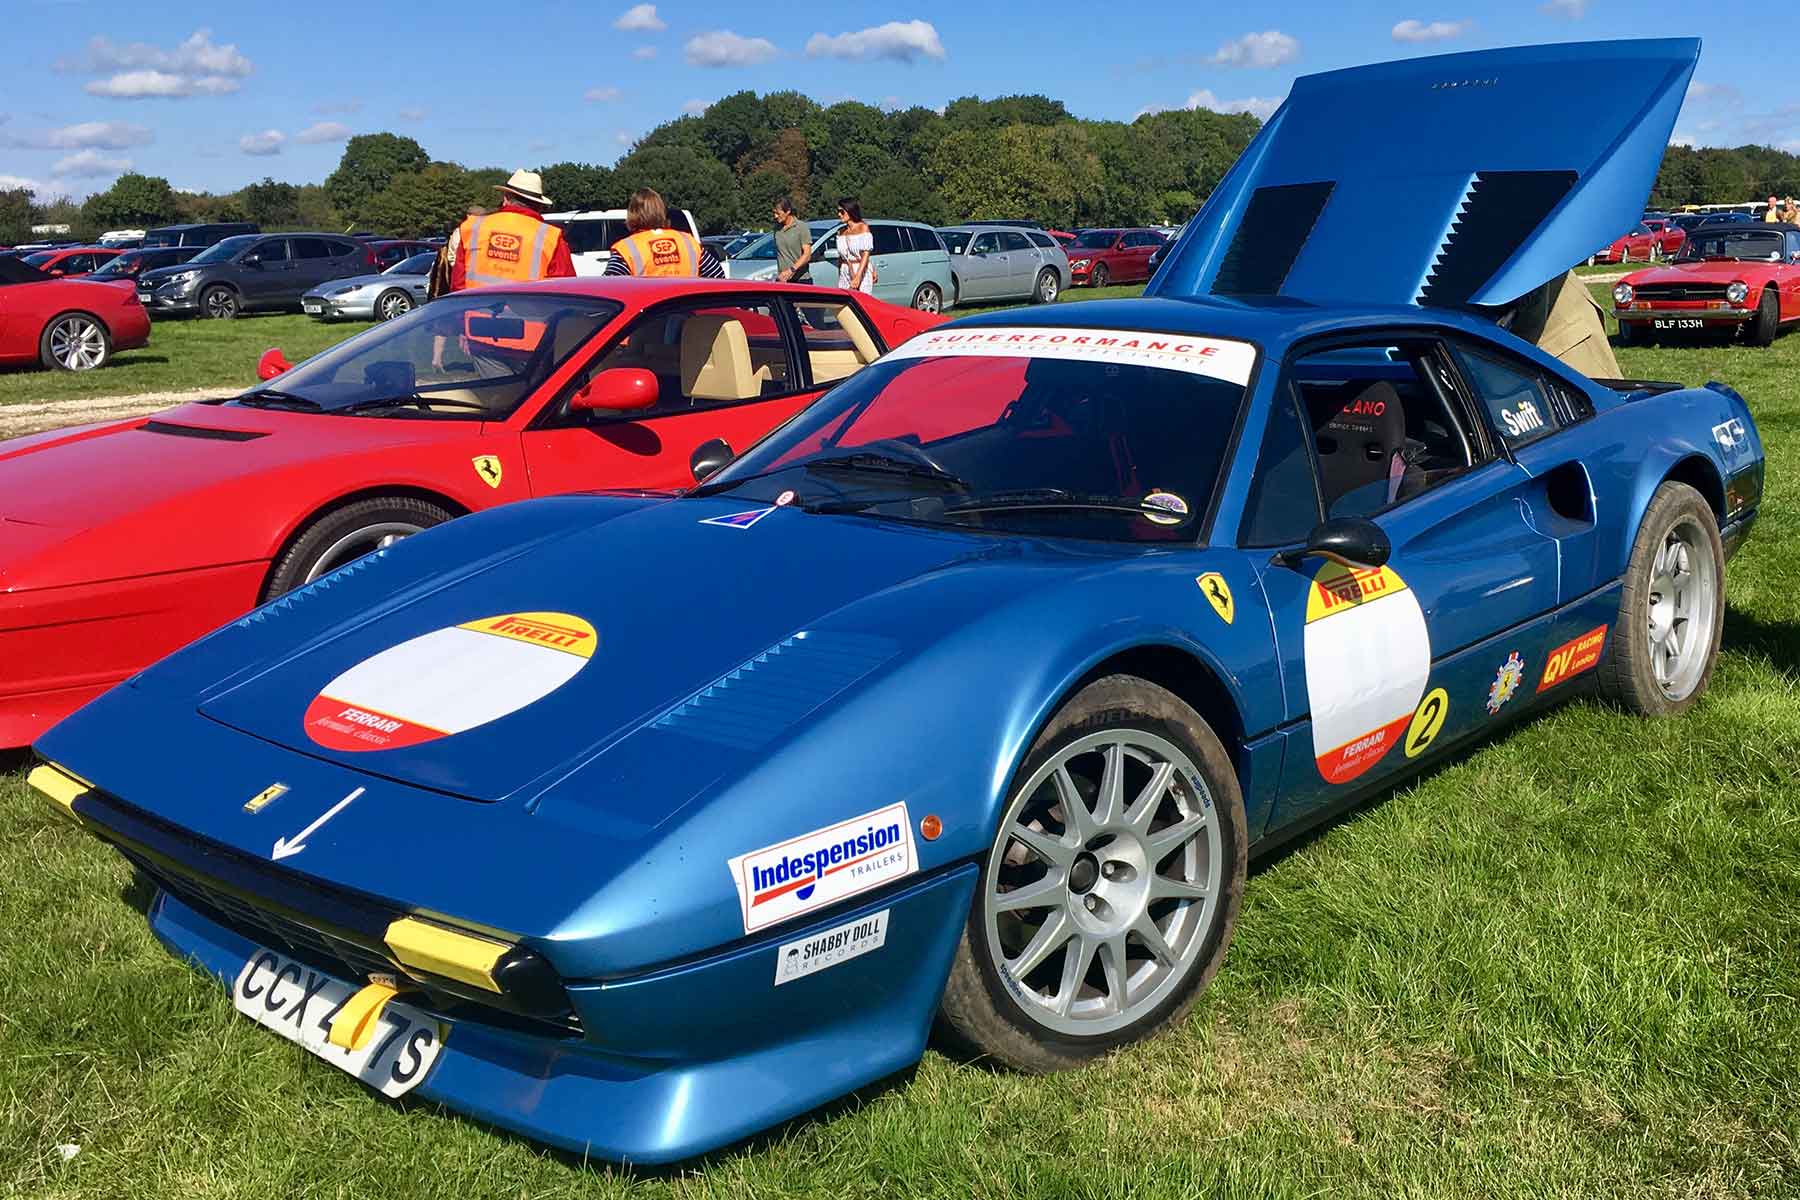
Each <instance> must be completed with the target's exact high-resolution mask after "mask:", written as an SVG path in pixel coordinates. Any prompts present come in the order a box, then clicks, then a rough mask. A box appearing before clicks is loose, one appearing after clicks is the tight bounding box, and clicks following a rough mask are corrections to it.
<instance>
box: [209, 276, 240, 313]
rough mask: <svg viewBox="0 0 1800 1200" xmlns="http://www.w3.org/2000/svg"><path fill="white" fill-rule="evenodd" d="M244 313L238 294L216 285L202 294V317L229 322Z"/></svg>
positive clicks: (219, 284)
mask: <svg viewBox="0 0 1800 1200" xmlns="http://www.w3.org/2000/svg"><path fill="white" fill-rule="evenodd" d="M242 311H243V302H242V301H241V300H239V299H238V294H237V292H235V291H233V290H232V289H231V288H228V287H226V286H225V285H224V284H222V283H215V284H213V286H211V287H209V288H207V289H206V290H205V291H204V292H201V293H200V315H201V316H203V317H207V318H209V319H211V320H214V321H229V320H231V319H232V318H234V317H236V316H237V315H238V313H240V312H242Z"/></svg>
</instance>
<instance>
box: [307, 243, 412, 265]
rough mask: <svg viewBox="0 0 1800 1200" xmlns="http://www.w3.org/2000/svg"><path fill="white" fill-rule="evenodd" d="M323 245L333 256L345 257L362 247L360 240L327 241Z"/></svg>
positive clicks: (360, 249)
mask: <svg viewBox="0 0 1800 1200" xmlns="http://www.w3.org/2000/svg"><path fill="white" fill-rule="evenodd" d="M325 245H326V246H327V247H328V248H329V249H330V251H331V257H333V258H347V257H349V256H350V255H352V254H361V253H362V249H363V244H362V243H361V242H327V243H325ZM402 257H404V254H402ZM395 261H396V262H398V261H399V259H395Z"/></svg>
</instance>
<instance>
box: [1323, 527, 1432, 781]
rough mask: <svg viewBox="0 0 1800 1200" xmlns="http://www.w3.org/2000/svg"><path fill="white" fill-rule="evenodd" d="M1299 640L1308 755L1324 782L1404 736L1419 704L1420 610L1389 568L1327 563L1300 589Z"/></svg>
mask: <svg viewBox="0 0 1800 1200" xmlns="http://www.w3.org/2000/svg"><path fill="white" fill-rule="evenodd" d="M1304 641H1305V651H1306V690H1307V696H1308V700H1309V703H1310V704H1311V706H1312V735H1313V758H1314V760H1315V762H1316V763H1317V764H1318V769H1319V774H1320V776H1321V777H1323V778H1324V780H1325V781H1326V782H1327V783H1334V784H1342V783H1349V782H1350V781H1352V780H1354V779H1356V778H1357V777H1358V776H1360V775H1362V774H1364V773H1365V772H1367V771H1368V770H1369V769H1370V768H1371V767H1373V766H1375V764H1377V763H1379V762H1380V761H1381V760H1382V759H1383V758H1386V757H1387V754H1388V752H1389V751H1390V750H1392V749H1393V748H1394V747H1395V746H1397V745H1399V744H1400V743H1401V742H1402V741H1403V740H1405V737H1406V733H1407V728H1408V726H1410V725H1411V724H1412V723H1413V718H1414V715H1415V714H1416V713H1417V712H1418V710H1419V707H1420V705H1419V701H1420V699H1421V698H1422V697H1423V696H1424V695H1425V684H1426V682H1427V681H1428V680H1429V679H1430V676H1431V639H1430V637H1429V635H1428V634H1427V633H1426V630H1425V614H1424V613H1423V612H1422V611H1421V610H1420V608H1419V601H1418V599H1417V597H1415V596H1414V595H1413V592H1412V589H1411V588H1409V587H1407V586H1406V581H1405V580H1404V579H1402V578H1400V576H1399V574H1398V573H1396V572H1395V571H1394V570H1393V568H1391V567H1368V568H1353V567H1346V566H1342V565H1340V564H1338V563H1329V562H1328V563H1326V564H1324V565H1323V566H1322V567H1320V568H1319V570H1318V572H1317V573H1316V574H1315V575H1314V576H1313V580H1312V585H1311V586H1310V587H1309V588H1308V589H1307V598H1306V633H1305V639H1304ZM1435 734H1436V730H1435V729H1434V730H1432V731H1431V735H1432V736H1435ZM1426 741H1429V738H1427V739H1426Z"/></svg>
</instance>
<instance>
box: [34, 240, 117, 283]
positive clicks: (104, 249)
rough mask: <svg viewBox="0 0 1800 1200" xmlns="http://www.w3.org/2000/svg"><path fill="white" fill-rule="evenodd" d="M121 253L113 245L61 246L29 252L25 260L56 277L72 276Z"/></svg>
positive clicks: (103, 263)
mask: <svg viewBox="0 0 1800 1200" xmlns="http://www.w3.org/2000/svg"><path fill="white" fill-rule="evenodd" d="M119 253H120V252H119V251H118V250H117V249H115V248H114V247H112V246H59V247H57V248H56V249H55V250H39V251H38V252H37V253H36V254H28V255H26V256H25V262H26V264H27V265H29V266H33V267H36V268H37V269H38V270H40V271H42V272H43V273H44V274H46V275H49V276H52V277H54V278H59V279H60V278H71V277H74V276H76V275H86V274H87V273H88V272H89V271H92V270H94V269H95V268H97V267H100V266H103V265H105V264H106V263H109V262H111V261H112V260H113V259H115V258H117V257H119Z"/></svg>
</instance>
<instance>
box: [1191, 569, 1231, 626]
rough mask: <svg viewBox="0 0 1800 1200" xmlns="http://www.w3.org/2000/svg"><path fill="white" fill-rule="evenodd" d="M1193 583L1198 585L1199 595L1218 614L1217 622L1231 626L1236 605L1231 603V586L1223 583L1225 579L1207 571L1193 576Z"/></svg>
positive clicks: (1216, 573) (1215, 572)
mask: <svg viewBox="0 0 1800 1200" xmlns="http://www.w3.org/2000/svg"><path fill="white" fill-rule="evenodd" d="M1194 582H1195V583H1197V584H1199V585H1200V594H1201V595H1202V596H1205V597H1206V602H1207V603H1208V604H1210V605H1212V606H1213V611H1214V612H1216V613H1218V614H1219V620H1221V621H1223V622H1225V623H1226V624H1227V625H1229V624H1231V618H1232V617H1234V616H1236V615H1237V605H1236V604H1234V603H1233V602H1232V599H1231V585H1230V584H1229V583H1226V582H1225V577H1224V576H1223V575H1221V574H1219V573H1218V572H1217V571H1208V572H1207V573H1206V574H1204V575H1197V576H1195V577H1194Z"/></svg>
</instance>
